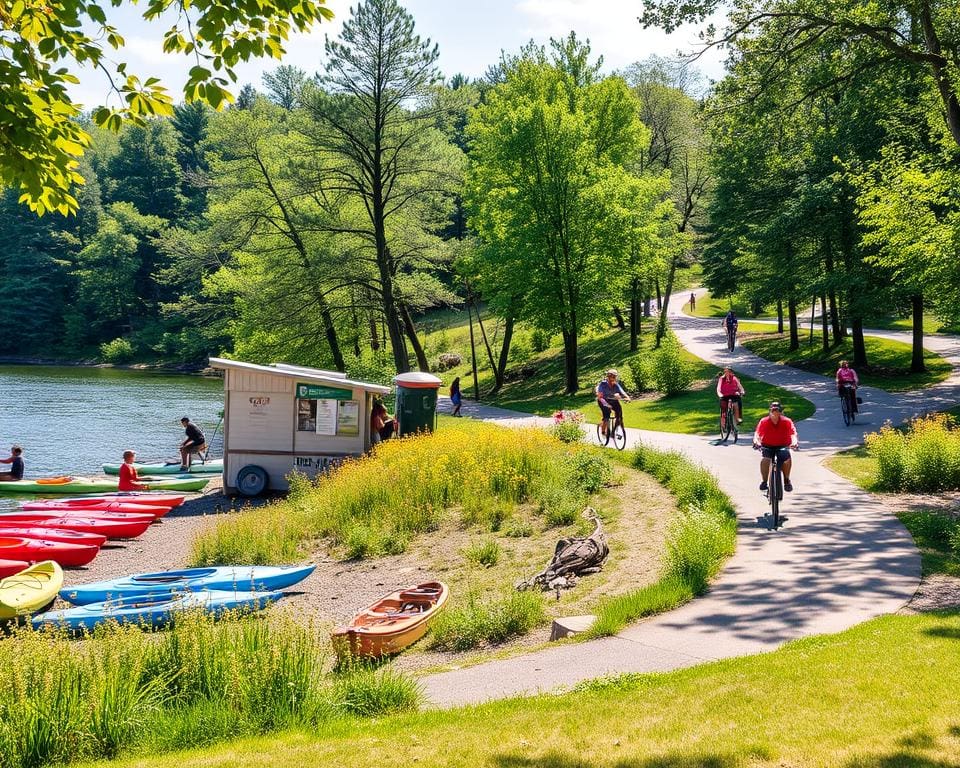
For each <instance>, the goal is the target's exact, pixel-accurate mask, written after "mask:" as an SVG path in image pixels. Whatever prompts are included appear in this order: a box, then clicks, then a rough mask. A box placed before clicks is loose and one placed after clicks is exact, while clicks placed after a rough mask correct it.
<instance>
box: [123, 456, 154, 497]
mask: <svg viewBox="0 0 960 768" xmlns="http://www.w3.org/2000/svg"><path fill="white" fill-rule="evenodd" d="M136 458H137V454H136V452H134V451H124V452H123V464H121V465H120V482H119V483H117V490H118V491H149V490H150V486H149V485H144V484H143V483H141V482H140V478H139V477H138V476H137V468H136V467H135V466H133V462H134V459H136Z"/></svg>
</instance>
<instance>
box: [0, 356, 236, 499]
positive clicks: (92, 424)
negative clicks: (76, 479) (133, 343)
mask: <svg viewBox="0 0 960 768" xmlns="http://www.w3.org/2000/svg"><path fill="white" fill-rule="evenodd" d="M0 393H2V398H3V404H2V406H0V453H2V454H3V455H2V457H3V458H6V457H7V456H9V455H10V450H9V449H10V446H11V445H13V444H14V443H16V444H18V445H20V446H21V447H22V448H23V461H24V466H25V467H26V473H25V475H24V476H25V477H28V478H36V477H43V476H45V475H84V476H87V475H102V474H103V472H102V471H101V465H102V464H106V463H111V464H119V463H120V462H121V461H122V460H123V452H124V450H126V449H127V448H130V449H132V450H135V451H136V452H137V461H142V462H145V463H149V462H157V461H172V460H179V455H180V454H179V452H178V450H177V446H178V445H179V444H180V441H181V440H183V439H184V434H183V428H182V427H181V426H180V418H181V417H182V416H189V417H190V419H192V420H193V421H194V423H196V424H197V425H198V426H199V427H200V428H201V429H202V430H203V431H204V434H205V435H206V437H207V439H208V441H209V440H210V438H211V437H212V436H213V431H214V429H215V428H216V426H217V422H218V421H219V418H220V417H219V414H220V411H221V409H222V408H223V380H222V379H217V378H205V377H201V376H186V375H173V374H167V373H155V372H152V371H129V370H117V369H113V368H79V367H53V366H34V365H0ZM221 430H222V425H221ZM221 446H222V443H221V434H220V433H219V432H218V434H217V437H216V440H215V442H214V443H213V446H212V451H211V455H217V456H219V455H221ZM5 468H6V465H0V471H3V470H4V469H5ZM7 501H8V500H3V499H0V506H9V505H8V504H7V503H5V502H7Z"/></svg>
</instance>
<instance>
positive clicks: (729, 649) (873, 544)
mask: <svg viewBox="0 0 960 768" xmlns="http://www.w3.org/2000/svg"><path fill="white" fill-rule="evenodd" d="M671 322H672V325H673V328H674V331H675V332H676V333H677V336H678V337H679V338H680V340H681V342H682V343H683V344H684V346H686V347H687V348H688V349H689V350H690V351H691V352H693V353H694V354H696V355H697V356H699V357H701V358H703V359H705V360H709V361H711V362H715V363H717V364H724V363H728V364H731V365H732V366H733V367H734V369H735V370H736V371H737V372H738V373H745V374H747V375H750V376H752V377H754V378H757V379H762V380H765V381H770V382H772V383H776V384H777V385H778V386H781V387H784V388H786V389H790V390H792V391H794V392H796V393H797V394H800V395H802V396H803V397H805V398H807V399H808V400H811V401H812V402H813V403H814V404H815V405H816V407H817V410H816V413H815V414H814V415H813V416H812V417H811V418H809V419H806V420H805V421H802V422H800V424H799V425H798V431H799V433H800V440H801V446H802V447H803V448H804V450H802V451H801V452H800V453H799V454H797V455H796V459H795V462H794V474H793V479H794V486H795V491H794V492H793V493H792V494H788V495H787V498H786V499H785V502H784V508H785V510H786V520H785V523H784V526H783V527H782V528H781V529H780V530H779V531H777V532H771V531H769V530H767V529H766V527H765V526H764V525H763V522H762V520H763V515H764V512H765V511H766V509H767V503H766V500H765V498H764V497H763V495H762V494H761V493H760V492H759V491H758V490H757V484H758V483H759V480H760V477H759V462H758V457H757V455H756V454H755V453H754V452H753V451H752V450H751V448H750V446H749V437H748V438H747V439H746V440H743V439H741V441H740V444H739V445H729V444H728V445H715V444H714V443H713V438H711V437H704V436H696V435H678V434H669V433H663V432H649V431H645V430H637V429H629V430H627V432H628V442H629V443H631V444H635V443H636V442H637V441H639V440H643V442H644V443H646V444H649V445H652V446H654V447H657V448H662V449H678V450H681V451H683V452H685V453H686V454H687V455H689V456H691V457H693V458H695V459H696V460H698V461H700V462H701V463H703V465H704V466H706V467H707V468H708V469H710V470H711V471H712V472H713V473H714V474H715V475H716V476H717V477H718V478H719V479H720V484H721V486H722V487H723V489H724V491H726V492H727V493H728V494H729V495H730V496H731V498H733V499H734V500H735V502H736V503H737V512H738V521H739V528H738V534H737V550H736V553H735V554H734V555H733V557H731V558H730V560H728V561H727V564H726V567H725V569H724V571H723V573H722V574H721V575H720V577H719V578H718V579H717V580H716V581H715V582H714V583H713V584H712V585H711V588H710V590H709V592H708V593H707V594H706V595H704V596H702V597H700V598H697V599H696V600H693V601H691V602H690V603H688V604H686V605H684V606H682V607H680V608H678V609H677V610H675V611H672V612H670V613H666V614H662V615H660V616H655V617H652V618H650V619H647V620H644V621H641V622H640V623H637V624H634V625H632V626H630V627H629V628H627V629H625V630H624V631H623V632H621V633H620V634H619V635H617V636H616V637H611V638H605V639H602V640H595V641H590V642H584V643H574V644H562V645H557V646H553V647H550V648H547V649H544V650H541V651H537V652H534V653H530V654H526V655H523V656H518V657H515V658H511V659H505V660H499V661H491V662H488V663H485V664H480V665H477V666H474V667H469V668H466V669H459V670H453V671H450V672H443V673H439V674H435V675H430V676H427V677H424V678H422V683H423V686H424V689H425V692H426V695H427V698H428V700H429V701H430V702H431V703H432V704H434V705H436V706H441V707H447V706H456V705H461V704H470V703H478V702H482V701H486V700H489V699H496V698H504V697H508V696H516V695H524V694H534V693H538V692H545V691H550V690H555V689H557V688H562V687H569V686H571V685H575V684H576V683H578V682H581V681H584V680H588V679H592V678H596V677H600V676H603V675H609V674H619V673H624V672H661V671H668V670H672V669H678V668H681V667H688V666H692V665H695V664H699V663H702V662H705V661H711V660H716V659H722V658H728V657H732V656H740V655H744V654H752V653H759V652H762V651H769V650H772V649H774V648H776V647H778V646H779V645H781V644H783V643H784V642H786V641H788V640H792V639H795V638H799V637H804V636H807V635H814V634H820V633H825V632H837V631H840V630H843V629H846V628H848V627H850V626H853V625H854V624H858V623H860V622H862V621H866V620H867V619H870V618H873V617H875V616H879V615H881V614H885V613H892V612H894V611H896V610H898V609H899V608H900V607H902V606H903V605H904V604H905V603H906V602H907V601H908V600H910V598H911V597H912V596H913V593H914V592H915V591H916V588H917V586H918V584H919V582H920V554H919V552H918V551H917V549H916V547H915V546H914V545H913V541H912V539H911V537H910V535H909V534H908V533H907V531H906V529H905V528H903V526H902V525H900V523H899V522H898V521H897V519H896V518H895V517H894V516H893V515H891V514H889V513H887V512H885V511H884V510H883V509H881V508H878V507H877V506H876V505H875V503H874V502H873V500H872V498H871V497H870V495H869V494H867V493H865V492H863V491H861V490H860V489H858V488H857V487H856V486H854V485H853V484H852V483H849V482H847V481H845V480H843V479H842V478H839V477H838V476H836V475H835V474H833V473H832V472H830V471H829V470H827V469H826V468H825V467H824V466H823V465H822V463H821V462H822V460H823V459H824V458H825V457H826V456H828V455H829V454H831V453H833V452H835V451H836V450H839V449H841V448H844V447H849V446H853V445H856V444H859V443H860V442H862V439H863V435H864V433H865V432H869V431H873V430H875V429H876V428H877V427H878V426H879V425H880V424H881V423H882V422H883V421H884V420H887V419H891V420H893V421H894V422H896V421H899V420H902V419H904V418H907V417H910V416H913V415H915V414H916V413H919V412H921V411H923V410H929V409H931V408H932V407H943V406H946V405H953V404H955V403H956V402H958V401H960V370H958V367H957V366H958V361H960V340H958V341H956V342H955V341H954V340H952V339H950V338H949V337H942V338H943V339H944V341H943V346H942V347H940V346H939V344H940V342H939V341H938V342H937V346H934V345H933V344H931V345H930V347H931V348H934V349H936V350H937V351H938V352H940V354H943V355H945V356H949V357H950V359H951V361H952V362H953V363H954V374H953V375H952V376H951V377H950V378H949V379H948V380H947V381H945V382H942V383H941V384H939V385H937V386H935V387H932V388H929V389H926V390H923V391H922V392H918V393H909V394H904V395H896V396H894V395H890V394H888V393H885V392H882V391H880V390H868V389H866V388H864V389H863V397H864V400H865V401H866V402H865V404H864V406H862V408H863V409H864V413H863V418H862V420H861V421H858V422H857V424H856V427H849V428H848V427H844V425H843V421H842V419H841V418H840V413H839V407H838V404H837V400H836V394H835V390H834V388H833V384H832V381H831V380H829V379H825V378H823V377H820V376H816V375H813V374H809V373H806V372H803V371H800V370H797V369H793V368H787V367H785V366H782V365H776V364H773V363H769V362H767V361H765V360H763V359H761V358H759V357H757V356H755V355H753V354H751V353H749V352H747V351H746V350H743V349H739V350H736V351H735V352H733V353H728V352H727V351H726V349H725V343H724V337H723V333H722V329H721V327H720V323H719V322H718V321H717V320H715V319H706V320H705V319H700V318H693V317H688V316H686V315H683V314H682V313H680V312H679V311H675V312H674V313H672V315H671ZM871 335H881V334H880V332H877V333H876V334H874V333H871ZM894 337H895V334H894ZM948 345H950V346H948ZM938 347H939V348H938ZM747 396H748V397H749V392H748V393H747ZM463 413H464V414H465V415H467V416H472V417H475V418H482V419H488V420H491V421H498V422H501V423H504V424H509V425H523V424H538V423H544V422H545V421H547V420H545V419H541V418H538V417H536V416H524V415H522V414H518V413H517V412H515V411H507V410H504V409H498V408H492V407H489V406H482V405H477V404H471V403H465V404H464V406H463ZM750 426H751V427H752V425H750Z"/></svg>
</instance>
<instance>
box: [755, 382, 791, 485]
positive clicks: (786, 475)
mask: <svg viewBox="0 0 960 768" xmlns="http://www.w3.org/2000/svg"><path fill="white" fill-rule="evenodd" d="M753 445H754V447H759V448H760V449H761V451H762V456H763V458H762V459H760V490H761V491H765V490H767V477H768V476H769V474H770V459H772V458H773V455H774V454H775V453H776V454H779V458H780V466H781V467H782V469H783V490H785V491H792V490H793V484H792V483H791V482H790V469H791V467H792V466H793V459H791V458H790V448H794V449H796V448H798V447H799V445H798V442H797V428H796V427H795V426H794V425H793V421H791V420H790V419H788V418H787V417H786V416H784V415H783V406H781V405H780V403H779V402H777V401H776V400H774V401H773V402H772V403H770V413H769V415H767V416H764V417H763V418H762V419H760V423H759V424H757V431H756V432H755V433H754V435H753Z"/></svg>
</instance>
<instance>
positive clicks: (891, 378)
mask: <svg viewBox="0 0 960 768" xmlns="http://www.w3.org/2000/svg"><path fill="white" fill-rule="evenodd" d="M864 343H865V345H866V348H867V360H868V362H869V366H867V367H866V368H862V369H857V374H858V375H859V377H860V382H861V383H862V384H864V385H867V386H871V387H878V388H880V389H884V390H886V391H887V392H906V391H908V390H911V389H919V388H921V387H927V386H930V385H931V384H936V383H937V382H939V381H943V380H944V379H946V378H947V377H948V376H949V375H950V371H951V367H950V363H949V362H947V361H946V360H944V359H943V358H942V357H940V356H939V355H938V354H936V353H934V352H930V351H928V350H925V351H924V362H925V364H926V366H927V370H926V372H925V373H911V372H910V357H911V349H910V345H909V344H904V343H902V342H899V341H891V340H889V339H881V338H877V337H876V336H867V337H866V338H865V339H864ZM789 345H790V339H789V337H788V336H787V335H786V334H776V335H774V336H770V337H769V338H759V339H750V340H748V341H746V342H745V343H744V346H745V347H746V348H747V349H749V350H750V351H751V352H753V353H755V354H757V355H760V357H764V358H766V359H767V360H773V361H774V362H778V363H784V364H786V365H790V366H793V367H794V368H802V369H803V370H805V371H810V372H812V373H818V374H821V375H822V376H828V377H830V378H831V379H832V378H833V377H834V375H835V374H836V372H837V368H838V367H839V366H840V361H841V360H852V359H853V344H852V342H851V341H850V339H844V340H843V342H842V343H840V344H838V345H837V346H835V347H831V348H830V349H829V350H827V351H824V350H823V347H822V345H821V344H820V339H819V337H817V338H815V339H814V343H813V346H812V347H811V346H810V345H809V344H807V342H806V339H801V342H800V348H799V349H798V350H795V351H793V352H790V351H789V350H788V347H789Z"/></svg>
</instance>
